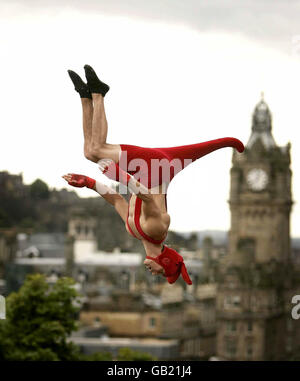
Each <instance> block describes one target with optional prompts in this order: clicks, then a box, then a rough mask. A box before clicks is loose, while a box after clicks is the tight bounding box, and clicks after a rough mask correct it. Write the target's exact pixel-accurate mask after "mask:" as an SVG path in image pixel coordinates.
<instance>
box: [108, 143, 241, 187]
mask: <svg viewBox="0 0 300 381" xmlns="http://www.w3.org/2000/svg"><path fill="white" fill-rule="evenodd" d="M120 147H121V155H120V160H119V162H118V163H116V164H115V163H112V164H111V165H109V166H108V168H107V171H105V172H104V173H105V175H106V176H108V177H109V178H111V179H113V180H116V181H119V173H118V167H120V168H121V169H122V170H123V171H125V172H128V173H129V174H131V175H132V176H134V177H135V178H136V179H137V180H138V181H139V182H140V183H141V184H143V185H144V186H146V187H147V188H149V189H150V188H153V187H156V186H158V185H161V184H162V183H169V182H170V181H171V180H172V179H173V178H174V176H175V175H177V173H179V172H180V171H181V170H182V169H184V168H185V167H186V166H187V165H189V164H190V163H192V162H194V161H195V160H197V159H199V158H201V157H202V156H205V155H207V154H209V153H211V152H213V151H216V150H218V149H220V148H225V147H232V148H235V149H237V150H238V152H243V150H244V145H243V143H242V142H241V141H240V140H238V139H236V138H230V137H229V138H221V139H215V140H210V141H207V142H202V143H197V144H190V145H184V146H178V147H168V148H146V147H139V146H134V145H128V144H121V145H120ZM116 168H117V170H116Z"/></svg>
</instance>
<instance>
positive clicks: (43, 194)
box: [29, 179, 50, 199]
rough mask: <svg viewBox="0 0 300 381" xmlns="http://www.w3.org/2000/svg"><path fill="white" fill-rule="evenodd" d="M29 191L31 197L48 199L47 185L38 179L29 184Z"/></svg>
mask: <svg viewBox="0 0 300 381" xmlns="http://www.w3.org/2000/svg"><path fill="white" fill-rule="evenodd" d="M29 192H30V196H31V198H33V199H48V198H49V195H50V192H49V188H48V185H47V184H46V183H44V181H42V180H40V179H37V180H35V181H34V182H33V183H32V184H31V185H30V188H29Z"/></svg>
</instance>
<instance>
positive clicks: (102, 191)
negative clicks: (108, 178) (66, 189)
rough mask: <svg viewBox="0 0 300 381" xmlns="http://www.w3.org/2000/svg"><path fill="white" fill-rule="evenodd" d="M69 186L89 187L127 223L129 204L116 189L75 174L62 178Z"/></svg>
mask: <svg viewBox="0 0 300 381" xmlns="http://www.w3.org/2000/svg"><path fill="white" fill-rule="evenodd" d="M62 177H63V178H64V179H65V180H66V181H67V182H68V184H70V185H72V186H74V187H77V188H83V187H87V188H89V189H93V190H94V191H95V192H97V193H98V194H99V195H100V196H102V197H103V198H104V199H105V201H107V202H108V203H109V204H111V205H113V206H114V207H115V209H116V211H117V212H118V213H119V214H120V216H121V218H122V219H123V220H124V221H126V218H127V209H128V203H127V201H126V200H125V198H124V197H122V196H121V195H120V194H119V193H118V192H116V191H115V190H114V189H112V188H110V187H108V186H106V185H104V184H102V183H100V182H99V181H96V180H95V179H92V178H90V177H88V176H84V175H77V174H75V173H68V174H67V175H64V176H62Z"/></svg>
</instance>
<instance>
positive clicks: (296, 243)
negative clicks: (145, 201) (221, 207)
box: [176, 230, 300, 249]
mask: <svg viewBox="0 0 300 381" xmlns="http://www.w3.org/2000/svg"><path fill="white" fill-rule="evenodd" d="M176 233H177V234H179V235H181V236H183V237H184V238H185V239H189V238H190V236H191V234H193V233H196V234H197V236H198V244H199V246H202V241H203V239H204V238H205V237H208V236H209V237H211V238H212V240H213V242H214V244H216V245H227V242H228V232H227V231H223V230H201V231H197V232H195V231H193V232H180V231H176ZM291 241H292V248H294V249H300V238H297V237H296V238H292V239H291Z"/></svg>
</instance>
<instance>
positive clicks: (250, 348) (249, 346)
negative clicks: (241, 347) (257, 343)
mask: <svg viewBox="0 0 300 381" xmlns="http://www.w3.org/2000/svg"><path fill="white" fill-rule="evenodd" d="M252 354H253V348H252V344H251V343H249V344H248V346H247V356H248V357H251V356H252Z"/></svg>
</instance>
